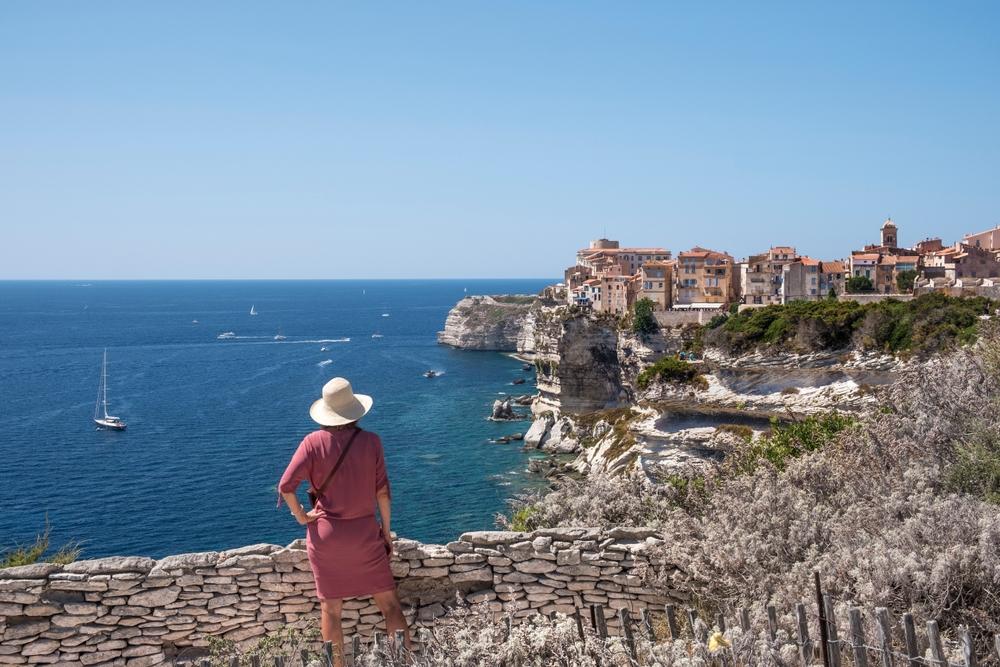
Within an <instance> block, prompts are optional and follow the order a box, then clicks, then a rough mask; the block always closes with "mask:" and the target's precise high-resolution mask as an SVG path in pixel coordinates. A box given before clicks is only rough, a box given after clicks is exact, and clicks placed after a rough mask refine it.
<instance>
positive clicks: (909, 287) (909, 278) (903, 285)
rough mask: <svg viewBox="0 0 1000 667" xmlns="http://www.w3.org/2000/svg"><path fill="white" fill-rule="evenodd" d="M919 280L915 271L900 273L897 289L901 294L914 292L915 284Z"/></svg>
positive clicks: (897, 279)
mask: <svg viewBox="0 0 1000 667" xmlns="http://www.w3.org/2000/svg"><path fill="white" fill-rule="evenodd" d="M916 279H917V272H916V271H915V270H914V269H909V270H907V271H900V272H899V273H897V274H896V287H897V289H899V291H900V292H912V291H913V283H914V281H916Z"/></svg>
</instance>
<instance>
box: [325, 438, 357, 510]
mask: <svg viewBox="0 0 1000 667" xmlns="http://www.w3.org/2000/svg"><path fill="white" fill-rule="evenodd" d="M360 433H361V428H360V427H358V426H355V427H354V433H353V434H352V435H351V439H350V440H348V441H347V444H346V445H345V446H344V448H343V449H342V450H340V456H338V457H337V462H336V463H334V464H333V469H332V470H330V474H329V475H327V476H326V479H324V480H323V483H322V484H320V486H319V488H317V489H316V496H317V497H319V496H321V495H323V489H325V488H326V485H327V484H329V483H330V480H331V479H333V475H334V473H336V472H337V468H339V467H340V464H341V463H343V462H344V457H345V456H347V452H348V451H349V450H350V449H351V445H353V444H354V439H355V438H357V437H358V434H360Z"/></svg>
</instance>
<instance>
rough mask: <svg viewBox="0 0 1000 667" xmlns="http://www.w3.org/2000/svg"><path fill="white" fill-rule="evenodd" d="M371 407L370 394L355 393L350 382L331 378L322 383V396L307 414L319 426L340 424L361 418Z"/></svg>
mask: <svg viewBox="0 0 1000 667" xmlns="http://www.w3.org/2000/svg"><path fill="white" fill-rule="evenodd" d="M371 409H372V397H371V396H365V395H364V394H355V393H354V391H353V390H352V389H351V383H350V382H348V381H347V380H345V379H344V378H333V379H332V380H330V381H329V382H327V383H326V384H325V385H323V398H321V399H319V400H318V401H316V402H314V403H313V404H312V407H310V408H309V416H310V417H312V419H313V421H314V422H316V423H317V424H319V425H321V426H341V425H343V424H350V423H351V422H353V421H357V420H359V419H361V418H362V417H364V416H365V415H366V414H368V411H369V410H371Z"/></svg>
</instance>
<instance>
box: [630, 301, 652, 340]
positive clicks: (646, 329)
mask: <svg viewBox="0 0 1000 667" xmlns="http://www.w3.org/2000/svg"><path fill="white" fill-rule="evenodd" d="M653 306H654V304H653V301H652V300H651V299H638V300H637V301H636V302H635V305H634V306H633V307H632V331H634V332H635V333H637V334H639V335H640V336H641V335H644V334H650V333H653V332H654V331H656V330H657V329H658V328H659V325H657V323H656V316H655V315H653Z"/></svg>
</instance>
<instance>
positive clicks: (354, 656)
mask: <svg viewBox="0 0 1000 667" xmlns="http://www.w3.org/2000/svg"><path fill="white" fill-rule="evenodd" d="M360 655H361V636H360V635H357V634H355V635H354V636H353V637H351V662H352V663H354V664H356V663H357V662H358V657H359V656H360Z"/></svg>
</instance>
